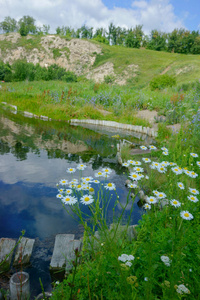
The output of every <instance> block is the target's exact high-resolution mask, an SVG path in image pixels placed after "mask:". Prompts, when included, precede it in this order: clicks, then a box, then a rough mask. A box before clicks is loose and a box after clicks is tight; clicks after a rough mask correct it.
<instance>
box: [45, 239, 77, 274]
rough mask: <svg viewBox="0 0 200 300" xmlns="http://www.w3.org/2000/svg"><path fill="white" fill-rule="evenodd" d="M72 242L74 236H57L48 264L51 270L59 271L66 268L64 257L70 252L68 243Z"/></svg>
mask: <svg viewBox="0 0 200 300" xmlns="http://www.w3.org/2000/svg"><path fill="white" fill-rule="evenodd" d="M73 240H74V234H57V235H56V238H55V244H54V249H53V255H52V258H51V262H50V269H51V270H60V269H63V268H65V266H66V257H67V256H68V255H69V252H70V251H71V244H70V241H73Z"/></svg>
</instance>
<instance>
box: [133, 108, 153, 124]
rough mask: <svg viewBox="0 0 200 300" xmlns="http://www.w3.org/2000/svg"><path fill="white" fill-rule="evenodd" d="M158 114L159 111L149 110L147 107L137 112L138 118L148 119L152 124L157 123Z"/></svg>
mask: <svg viewBox="0 0 200 300" xmlns="http://www.w3.org/2000/svg"><path fill="white" fill-rule="evenodd" d="M157 116H158V113H157V111H155V110H148V109H145V110H139V111H138V112H137V114H136V117H137V118H141V119H144V120H147V121H149V123H150V124H151V125H153V124H154V123H155V121H156V120H155V118H157Z"/></svg>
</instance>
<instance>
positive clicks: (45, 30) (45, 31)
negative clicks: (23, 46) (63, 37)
mask: <svg viewBox="0 0 200 300" xmlns="http://www.w3.org/2000/svg"><path fill="white" fill-rule="evenodd" d="M49 30H50V25H45V24H44V25H43V27H42V31H43V33H44V34H49Z"/></svg>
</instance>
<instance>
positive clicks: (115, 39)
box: [0, 16, 200, 54]
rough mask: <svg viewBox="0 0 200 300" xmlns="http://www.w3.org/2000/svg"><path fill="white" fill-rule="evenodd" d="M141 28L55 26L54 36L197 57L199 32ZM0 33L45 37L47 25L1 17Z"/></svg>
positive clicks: (27, 19) (27, 18)
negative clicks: (147, 33)
mask: <svg viewBox="0 0 200 300" xmlns="http://www.w3.org/2000/svg"><path fill="white" fill-rule="evenodd" d="M142 27H143V26H142V25H136V26H135V27H134V28H129V29H127V28H123V27H120V26H115V25H114V24H113V23H110V24H109V26H108V28H107V29H106V28H103V27H100V28H96V29H94V28H93V27H88V26H86V25H83V26H81V27H80V28H78V29H74V28H71V27H70V26H62V27H60V26H58V27H57V28H56V34H57V35H60V36H63V37H66V38H69V39H71V38H84V39H93V40H96V41H98V42H101V43H104V44H110V45H121V46H125V47H129V48H141V47H144V48H146V49H151V50H156V51H167V52H174V53H183V54H188V53H190V54H200V33H199V31H194V30H193V31H189V30H186V29H184V28H180V29H174V30H173V31H172V32H171V33H165V32H161V31H159V30H157V29H154V30H152V31H151V32H150V34H149V35H145V34H144V32H143V29H142ZM0 30H2V31H3V32H4V33H9V32H19V33H20V34H21V36H26V35H27V34H41V35H43V34H48V33H49V31H50V26H49V25H43V26H42V27H37V26H36V25H35V19H34V18H32V17H30V16H23V17H22V18H21V19H20V20H19V21H18V22H17V21H16V20H15V19H13V18H11V17H5V19H4V21H3V22H1V23H0Z"/></svg>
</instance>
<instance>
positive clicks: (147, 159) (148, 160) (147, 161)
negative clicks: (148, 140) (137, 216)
mask: <svg viewBox="0 0 200 300" xmlns="http://www.w3.org/2000/svg"><path fill="white" fill-rule="evenodd" d="M142 160H143V161H144V162H145V163H149V162H151V160H150V159H149V158H147V157H143V158H142Z"/></svg>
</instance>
